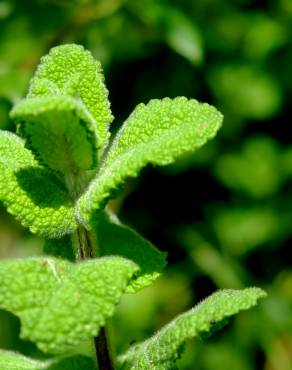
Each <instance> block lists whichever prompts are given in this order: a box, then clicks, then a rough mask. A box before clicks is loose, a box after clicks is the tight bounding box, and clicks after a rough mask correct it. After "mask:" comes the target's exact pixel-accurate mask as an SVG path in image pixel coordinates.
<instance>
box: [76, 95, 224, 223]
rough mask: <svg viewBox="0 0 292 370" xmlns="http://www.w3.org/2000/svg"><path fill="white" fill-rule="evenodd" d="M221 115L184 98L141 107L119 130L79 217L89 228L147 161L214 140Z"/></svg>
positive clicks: (160, 161)
mask: <svg viewBox="0 0 292 370" xmlns="http://www.w3.org/2000/svg"><path fill="white" fill-rule="evenodd" d="M221 122H222V115H221V114H220V113H219V112H218V111H217V110H216V109H215V108H214V107H212V106H210V105H208V104H201V103H199V102H198V101H196V100H193V99H192V100H188V99H186V98H184V97H179V98H176V99H173V100H172V99H169V98H165V99H163V100H151V101H150V102H149V104H147V105H144V104H140V105H138V106H137V107H136V109H135V110H134V112H133V113H132V114H131V115H130V117H129V118H128V119H127V121H126V122H125V123H124V125H123V126H122V128H121V129H120V131H119V133H118V134H117V137H116V139H115V141H114V143H113V145H112V147H111V148H110V150H109V153H108V155H107V157H106V158H105V160H104V163H103V165H102V167H101V169H100V171H99V173H98V176H97V177H96V178H95V179H94V180H93V181H92V182H91V184H90V185H89V187H88V189H87V191H86V192H85V193H84V194H83V195H82V196H81V197H80V198H79V201H78V203H77V215H78V218H79V220H80V221H81V222H83V223H84V224H85V225H87V226H89V223H90V218H91V217H92V216H93V214H94V210H96V209H100V208H102V207H103V206H104V204H105V202H106V200H107V199H108V198H109V197H110V196H112V194H113V192H114V190H115V189H117V188H118V187H120V186H121V185H122V184H123V183H124V182H125V179H126V178H127V177H134V176H137V174H138V173H139V171H140V169H141V168H142V167H144V166H145V165H147V164H149V163H151V164H153V165H167V164H169V163H172V162H173V161H174V160H175V159H176V158H178V157H180V156H181V155H183V154H186V153H188V152H191V151H194V150H195V149H197V148H199V147H201V146H202V145H203V144H205V143H206V141H207V140H209V139H211V138H212V137H214V135H215V134H216V132H217V130H218V129H219V127H220V125H221Z"/></svg>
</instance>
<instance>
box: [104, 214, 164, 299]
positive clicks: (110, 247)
mask: <svg viewBox="0 0 292 370" xmlns="http://www.w3.org/2000/svg"><path fill="white" fill-rule="evenodd" d="M97 239H98V242H97V243H98V246H99V250H100V254H101V255H103V256H107V255H117V256H121V257H124V258H128V259H130V260H132V261H134V262H135V263H136V264H137V265H138V266H139V267H140V271H139V273H138V274H137V275H135V278H134V279H132V281H131V282H130V284H129V285H128V287H127V290H126V291H127V292H128V293H135V292H137V291H139V290H140V289H143V288H144V287H146V286H149V285H151V284H152V283H153V281H154V280H155V279H157V278H158V277H159V276H160V275H161V272H162V270H163V268H164V267H165V265H166V253H162V252H160V251H159V250H158V249H156V248H155V247H154V246H153V245H152V244H151V243H150V242H149V241H147V240H146V239H144V238H142V237H141V236H140V235H139V234H138V233H137V232H136V231H134V230H133V229H131V228H130V227H127V226H125V225H123V224H121V223H120V222H119V220H118V219H117V218H116V217H115V216H114V215H112V214H111V215H107V214H106V213H102V214H101V217H100V219H99V223H98V226H97Z"/></svg>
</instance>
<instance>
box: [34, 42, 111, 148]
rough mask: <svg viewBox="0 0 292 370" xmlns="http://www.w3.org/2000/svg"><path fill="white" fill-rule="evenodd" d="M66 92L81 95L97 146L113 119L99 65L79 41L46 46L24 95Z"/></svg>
mask: <svg viewBox="0 0 292 370" xmlns="http://www.w3.org/2000/svg"><path fill="white" fill-rule="evenodd" d="M43 95H49V96H55V95H68V96H73V97H75V98H76V99H81V100H82V102H83V103H84V104H85V106H86V108H87V110H88V111H89V112H90V113H91V115H92V116H93V117H94V119H95V121H96V129H97V132H98V137H99V139H100V144H101V146H105V145H106V144H107V140H108V135H109V134H108V126H109V124H110V123H111V122H112V120H113V116H112V114H111V111H110V105H109V101H108V91H107V89H106V87H105V85H104V76H103V72H102V68H101V65H100V63H99V62H98V61H96V60H95V59H94V58H93V57H92V55H91V53H90V52H89V51H87V50H84V48H83V47H82V46H81V45H74V44H68V45H60V46H57V47H54V48H52V49H51V50H50V52H49V54H48V55H46V56H44V57H43V58H42V59H41V63H40V65H39V67H38V69H37V71H36V74H35V76H34V78H33V79H32V81H31V85H30V90H29V93H28V97H29V98H31V97H36V96H43Z"/></svg>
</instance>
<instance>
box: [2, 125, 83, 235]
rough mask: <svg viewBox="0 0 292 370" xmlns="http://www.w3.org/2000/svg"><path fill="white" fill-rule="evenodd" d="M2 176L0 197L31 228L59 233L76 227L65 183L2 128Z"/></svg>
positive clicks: (38, 231)
mask: <svg viewBox="0 0 292 370" xmlns="http://www.w3.org/2000/svg"><path fill="white" fill-rule="evenodd" d="M0 178H1V180H0V201H2V202H3V203H4V205H5V206H6V207H7V210H8V212H9V213H11V214H12V215H14V216H15V217H16V219H17V220H18V221H20V222H21V224H22V225H23V226H25V227H29V229H30V231H31V232H33V233H38V234H40V235H44V236H46V237H58V236H62V235H64V234H67V233H71V232H73V231H74V229H75V228H76V226H77V225H76V220H75V216H74V210H73V205H72V201H71V199H70V198H69V195H68V194H67V192H66V190H65V188H64V187H63V185H62V183H61V182H60V181H59V180H58V179H57V178H56V177H55V176H54V175H53V174H52V173H50V172H48V170H46V169H44V168H42V167H41V166H40V165H39V164H38V163H37V162H36V160H35V159H34V157H33V155H32V153H31V152H30V151H29V150H27V149H25V148H24V142H23V141H22V140H21V139H20V138H19V137H17V136H16V135H14V134H12V133H9V132H6V131H0Z"/></svg>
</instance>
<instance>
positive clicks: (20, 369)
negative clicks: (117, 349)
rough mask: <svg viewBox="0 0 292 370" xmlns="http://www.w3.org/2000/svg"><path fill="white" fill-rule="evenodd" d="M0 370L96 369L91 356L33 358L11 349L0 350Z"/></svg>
mask: <svg viewBox="0 0 292 370" xmlns="http://www.w3.org/2000/svg"><path fill="white" fill-rule="evenodd" d="M0 369H1V370H42V369H44V370H96V366H95V364H94V362H93V361H92V359H91V358H89V357H86V356H82V355H75V356H71V357H67V358H61V359H58V358H54V359H49V360H34V359H32V358H29V357H26V356H23V355H21V354H19V353H16V352H12V351H5V350H0Z"/></svg>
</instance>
